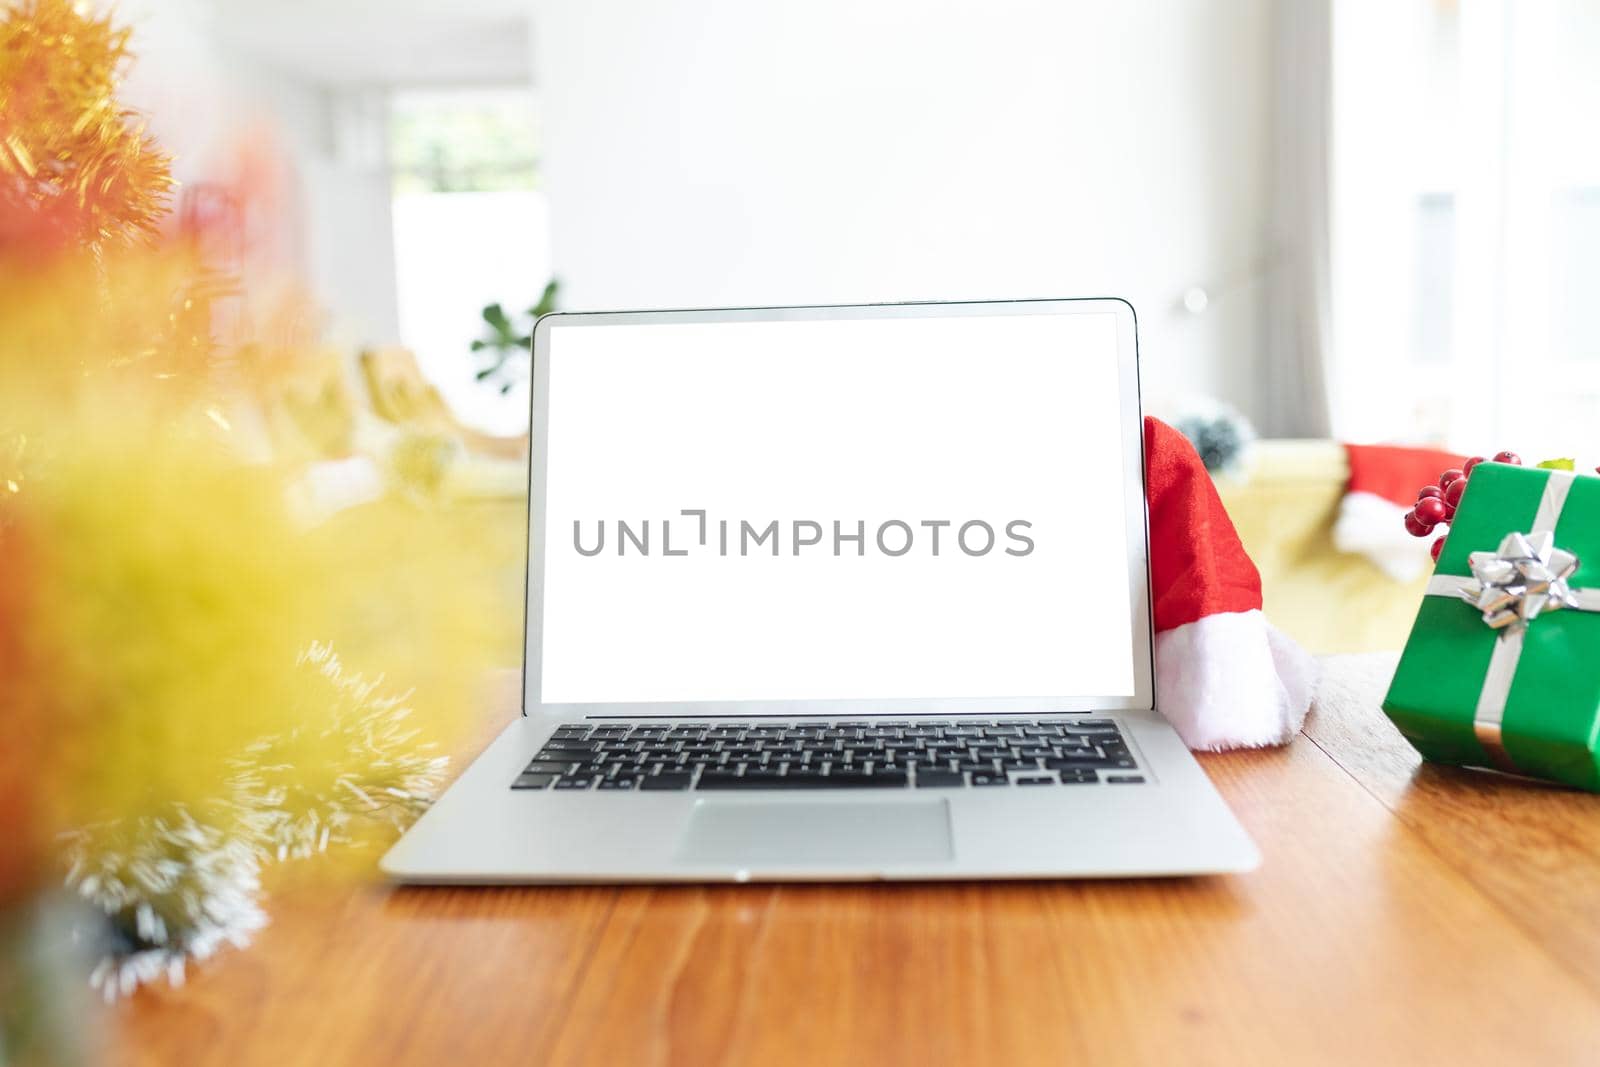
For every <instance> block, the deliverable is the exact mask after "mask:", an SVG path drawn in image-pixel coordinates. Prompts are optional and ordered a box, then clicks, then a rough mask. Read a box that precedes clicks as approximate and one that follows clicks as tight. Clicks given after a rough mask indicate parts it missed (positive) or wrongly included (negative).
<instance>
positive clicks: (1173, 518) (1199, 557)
mask: <svg viewBox="0 0 1600 1067" xmlns="http://www.w3.org/2000/svg"><path fill="white" fill-rule="evenodd" d="M1144 464H1145V497H1146V499H1147V501H1148V504H1149V508H1150V583H1151V590H1150V592H1151V599H1152V601H1153V602H1154V605H1155V628H1156V629H1157V630H1158V631H1161V630H1171V629H1173V628H1174V627H1178V626H1183V625H1185V624H1187V623H1191V622H1195V621H1197V620H1199V619H1202V618H1204V617H1206V616H1208V615H1215V614H1217V613H1219V612H1236V611H1256V610H1259V609H1260V608H1261V575H1260V574H1259V573H1258V572H1257V571H1256V565H1255V564H1254V563H1252V562H1250V557H1249V556H1248V555H1246V554H1245V551H1244V545H1243V544H1242V543H1241V542H1240V540H1239V534H1238V531H1236V530H1235V529H1234V528H1233V520H1232V519H1229V518H1228V513H1227V511H1226V510H1224V509H1223V506H1222V499H1221V498H1220V497H1219V496H1217V487H1216V485H1215V484H1214V483H1213V482H1212V481H1211V475H1210V474H1208V473H1207V472H1206V468H1205V465H1204V464H1203V463H1201V462H1200V457H1199V455H1197V454H1196V453H1195V450H1194V446H1193V445H1191V444H1190V443H1189V441H1188V439H1187V438H1185V437H1184V436H1183V435H1182V434H1181V433H1179V432H1178V431H1177V430H1174V429H1173V428H1172V427H1170V426H1168V425H1167V424H1166V423H1164V422H1161V421H1160V420H1158V419H1153V418H1146V419H1145V420H1144Z"/></svg>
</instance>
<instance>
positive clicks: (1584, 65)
mask: <svg viewBox="0 0 1600 1067" xmlns="http://www.w3.org/2000/svg"><path fill="white" fill-rule="evenodd" d="M1334 12H1335V14H1334V18H1335V21H1334V87H1333V93H1334V96H1333V101H1334V119H1333V126H1334V142H1333V152H1332V156H1333V164H1332V175H1331V182H1332V184H1331V192H1332V200H1331V204H1332V207H1331V214H1332V220H1333V221H1332V255H1333V307H1334V338H1335V340H1334V344H1335V348H1334V366H1333V367H1332V368H1331V369H1332V372H1333V373H1332V375H1331V378H1332V381H1333V392H1334V395H1333V398H1332V399H1333V407H1334V417H1335V431H1336V432H1337V433H1338V434H1339V435H1340V436H1342V437H1345V438H1347V439H1353V440H1379V439H1388V440H1402V441H1415V442H1419V443H1420V442H1436V443H1442V444H1445V445H1448V446H1450V447H1453V448H1457V449H1460V450H1462V451H1469V452H1493V451H1495V450H1497V449H1500V448H1512V449H1515V450H1517V451H1520V452H1523V453H1524V454H1526V455H1529V456H1539V457H1549V456H1556V455H1578V456H1580V457H1581V456H1583V455H1585V454H1588V453H1593V452H1596V451H1600V449H1596V448H1594V447H1593V445H1592V444H1591V441H1592V440H1594V439H1595V438H1596V437H1597V436H1600V435H1597V434H1596V433H1595V432H1594V431H1593V430H1591V427H1593V426H1594V425H1596V423H1597V421H1600V301H1596V300H1595V299H1594V296H1593V294H1594V293H1596V292H1597V291H1600V289H1597V287H1600V143H1597V142H1596V141H1595V139H1594V138H1593V137H1591V136H1589V134H1588V130H1589V127H1590V126H1592V116H1593V115H1595V114H1597V113H1600V68H1597V67H1596V65H1595V64H1594V63H1593V62H1592V57H1593V56H1594V55H1596V54H1600V6H1597V5H1594V4H1593V3H1590V2H1586V0H1552V2H1550V3H1542V4H1519V3H1515V2H1514V0H1404V2H1401V3H1394V4H1383V5H1377V4H1372V5H1366V4H1339V5H1335V8H1334Z"/></svg>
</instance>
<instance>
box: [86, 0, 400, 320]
mask: <svg viewBox="0 0 1600 1067" xmlns="http://www.w3.org/2000/svg"><path fill="white" fill-rule="evenodd" d="M117 13H118V17H119V18H120V19H122V20H125V22H126V24H128V25H130V26H131V27H132V28H133V31H134V32H133V37H132V42H131V45H132V50H133V52H134V55H135V57H136V58H135V62H134V64H133V66H132V69H131V71H130V76H129V77H128V79H127V81H126V83H125V85H124V87H123V92H122V98H123V100H124V101H125V102H126V103H128V104H129V105H130V106H132V107H135V108H138V109H139V110H141V111H143V112H144V113H145V114H146V115H147V116H148V118H149V122H150V129H151V132H152V134H154V136H155V137H156V138H157V139H158V140H159V141H160V142H161V144H162V145H163V147H165V148H166V149H167V150H168V151H169V152H171V153H172V155H173V157H174V160H173V171H174V174H175V176H176V177H177V178H178V179H179V181H180V182H182V183H185V184H193V183H196V182H202V181H230V180H236V179H237V178H238V177H239V176H240V166H241V164H240V161H241V158H242V156H241V152H242V151H243V150H244V149H245V148H246V146H247V145H248V146H253V148H254V150H255V151H254V155H253V157H252V158H253V163H252V165H254V166H260V167H264V168H266V171H265V173H267V174H269V175H270V180H271V184H273V185H274V186H275V188H274V189H273V190H272V195H273V196H274V197H275V202H274V203H273V204H271V205H268V206H265V208H264V210H263V212H262V215H263V218H261V219H259V220H258V222H260V223H262V224H263V225H260V226H259V227H256V228H253V229H252V232H251V233H250V234H249V239H250V241H251V242H252V247H251V249H250V258H251V267H252V268H253V269H256V270H265V271H273V272H282V273H283V274H284V275H286V276H293V277H295V278H298V279H303V280H305V281H307V282H309V284H310V285H311V286H312V289H313V291H314V292H315V294H316V296H317V298H318V300H319V302H320V303H321V304H322V305H323V306H325V307H327V308H328V309H329V310H330V313H331V323H330V325H331V326H332V329H333V334H334V336H335V337H337V338H338V339H340V340H344V341H348V342H349V343H350V344H352V345H365V344H381V343H388V342H393V341H396V340H398V338H399V313H398V307H397V304H396V298H395V280H394V279H395V267H394V244H393V235H392V225H391V221H390V183H389V176H388V171H387V169H386V168H387V164H386V160H385V158H384V152H385V146H386V140H385V138H386V132H385V126H384V113H383V111H382V100H383V94H382V93H373V92H372V91H370V90H368V91H363V90H360V89H356V88H350V87H340V88H337V89H327V88H322V87H320V86H319V85H317V84H315V83H313V82H310V81H307V80H305V79H304V78H302V77H299V76H296V75H292V74H290V73H288V72H286V71H285V70H283V69H282V68H280V67H277V66H275V65H273V64H272V63H270V62H265V61H263V60H261V59H259V58H258V57H256V56H255V55H253V54H250V53H249V52H247V51H245V50H244V49H243V48H242V47H241V46H240V45H239V44H238V43H237V42H236V41H235V39H234V37H233V35H232V34H231V33H230V32H228V29H227V27H226V26H225V25H224V24H223V23H222V21H221V20H222V19H223V17H224V16H223V15H222V14H219V13H218V12H217V11H216V10H214V9H213V8H212V7H211V6H210V5H208V4H206V3H202V2H199V0H122V2H121V3H120V4H119V5H117ZM258 177H259V175H258ZM255 192H256V193H258V194H259V193H262V192H263V189H262V188H261V187H260V185H259V183H258V185H257V186H256V188H255ZM180 195H181V193H180Z"/></svg>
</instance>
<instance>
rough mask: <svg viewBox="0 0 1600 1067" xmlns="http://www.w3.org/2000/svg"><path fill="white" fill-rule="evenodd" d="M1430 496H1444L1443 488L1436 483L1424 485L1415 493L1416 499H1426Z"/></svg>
mask: <svg viewBox="0 0 1600 1067" xmlns="http://www.w3.org/2000/svg"><path fill="white" fill-rule="evenodd" d="M1430 496H1444V490H1443V489H1440V488H1439V487H1438V486H1437V485H1425V486H1423V487H1422V491H1421V492H1419V493H1418V494H1417V499H1418V500H1426V499H1427V498H1428V497H1430Z"/></svg>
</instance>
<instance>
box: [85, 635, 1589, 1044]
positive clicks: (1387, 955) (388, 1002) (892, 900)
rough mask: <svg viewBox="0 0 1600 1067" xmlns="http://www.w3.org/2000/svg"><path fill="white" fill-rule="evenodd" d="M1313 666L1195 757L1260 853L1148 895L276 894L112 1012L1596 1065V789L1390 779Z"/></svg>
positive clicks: (1366, 688) (1333, 674)
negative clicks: (1316, 683) (256, 926)
mask: <svg viewBox="0 0 1600 1067" xmlns="http://www.w3.org/2000/svg"><path fill="white" fill-rule="evenodd" d="M1392 662H1393V660H1392V658H1390V659H1388V660H1386V661H1381V662H1379V663H1378V664H1377V665H1376V666H1374V664H1373V663H1372V662H1371V661H1370V659H1356V658H1352V659H1350V660H1333V661H1330V663H1329V665H1328V666H1329V677H1328V679H1327V681H1326V682H1325V685H1324V690H1323V697H1322V701H1321V706H1320V709H1319V710H1318V711H1317V712H1316V713H1314V714H1313V716H1312V718H1311V720H1310V721H1309V722H1308V724H1307V726H1306V729H1305V731H1304V735H1303V736H1301V737H1300V738H1298V739H1296V741H1295V742H1294V743H1293V744H1292V745H1290V746H1288V747H1287V748H1283V749H1277V750H1270V751H1255V752H1240V753H1231V754H1226V755H1211V756H1206V757H1204V762H1205V766H1206V769H1207V770H1208V771H1209V772H1210V774H1211V776H1212V777H1213V779H1214V780H1215V781H1216V782H1217V784H1218V786H1219V787H1220V788H1221V790H1222V792H1223V794H1224V795H1225V796H1226V798H1227V800H1228V802H1229V803H1230V804H1231V805H1232V807H1233V809H1234V811H1236V812H1237V813H1238V814H1239V817H1240V818H1241V819H1242V820H1243V821H1244V823H1245V825H1246V826H1247V827H1248V829H1249V830H1250V833H1251V834H1252V835H1253V836H1254V837H1255V839H1256V841H1257V842H1258V843H1259V844H1260V846H1261V851H1262V853H1263V854H1264V855H1265V857H1266V859H1265V863H1264V865H1263V866H1262V868H1261V869H1260V870H1259V871H1256V872H1255V873H1252V874H1249V875H1244V876H1238V877H1226V878H1204V879H1192V880H1177V881H1156V880H1150V881H1132V882H1113V881H1105V882H1087V883H1070V882H1061V883H1016V884H1004V885H977V884H948V885H856V886H790V885H783V886H770V885H767V886H764V885H748V886H718V887H708V888H696V887H688V888H649V887H642V888H621V889H619V888H607V887H599V888H523V889H386V888H382V887H364V888H360V889H349V888H347V889H344V890H340V891H337V892H333V891H327V890H324V891H321V892H320V893H314V894H313V893H291V894H286V895H282V894H281V895H279V896H278V897H276V898H275V899H274V901H273V903H272V911H273V925H272V926H271V927H270V928H269V929H268V930H266V931H265V932H264V933H263V934H262V935H261V937H260V940H259V942H258V943H257V944H256V945H255V946H254V947H252V948H250V949H248V950H247V951H243V952H231V953H228V954H227V955H225V956H223V957H222V958H220V959H218V960H217V961H215V962H213V963H212V964H210V965H208V966H206V967H204V968H203V969H201V970H200V971H199V972H198V973H197V974H196V975H194V976H193V977H192V978H191V980H190V983H189V984H188V985H187V986H186V987H184V988H182V989H178V990H168V989H165V988H160V989H155V990H151V991H147V992H145V993H143V994H141V995H139V996H138V997H136V998H135V999H134V1001H133V1002H132V1003H131V1004H128V1005H127V1006H125V1007H124V1008H122V1009H120V1010H119V1011H118V1013H117V1019H116V1026H117V1029H116V1031H115V1032H114V1036H115V1042H114V1044H115V1047H116V1048H117V1049H118V1050H120V1052H121V1056H120V1057H119V1058H120V1059H121V1060H122V1061H124V1062H128V1063H133V1064H161V1065H177V1064H181V1065H185V1067H196V1065H202V1064H211V1063H215V1064H229V1065H249V1064H270V1065H274V1067H282V1065H288V1064H317V1065H336V1064H384V1065H399V1064H428V1065H433V1064H474V1065H475V1064H502V1063H505V1064H569V1063H584V1064H604V1065H610V1064H639V1065H653V1064H737V1065H745V1064H752V1065H753V1064H761V1065H766V1064H879V1063H902V1062H903V1063H914V1064H946V1063H949V1064H964V1065H973V1064H986V1063H997V1064H1019V1063H1022V1064H1031V1063H1041V1064H1064V1063H1075V1062H1084V1063H1089V1062H1095V1063H1114V1062H1142V1063H1156V1062H1164V1063H1183V1064H1207V1063H1266V1064H1278V1063H1302V1062H1308V1063H1315V1062H1329V1063H1332V1062H1377V1063H1451V1064H1470V1063H1493V1064H1497V1065H1498V1064H1505V1063H1529V1064H1534V1063H1538V1064H1553V1063H1585V1064H1595V1063H1600V798H1597V797H1593V796H1588V795H1584V794H1579V793H1573V792H1566V791H1561V790H1557V789H1551V788H1545V787H1542V786H1538V785H1532V784H1525V783H1521V782H1517V781H1514V780H1510V779H1505V778H1499V777H1495V776H1490V775H1486V774H1479V773H1473V772H1463V771H1455V770H1451V769H1447V768H1436V767H1431V766H1427V767H1423V766H1419V765H1418V762H1417V759H1416V757H1415V756H1414V754H1413V753H1412V752H1411V750H1410V749H1409V748H1407V747H1406V746H1405V745H1404V743H1403V742H1402V741H1401V739H1400V737H1399V735H1398V734H1396V733H1395V731H1394V730H1393V729H1392V728H1391V727H1390V726H1389V725H1388V723H1387V722H1386V721H1385V720H1384V719H1383V718H1382V717H1381V715H1380V714H1379V713H1378V710H1377V700H1378V698H1379V694H1380V693H1381V686H1382V684H1383V681H1384V675H1383V668H1384V666H1385V665H1386V664H1387V665H1392Z"/></svg>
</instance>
